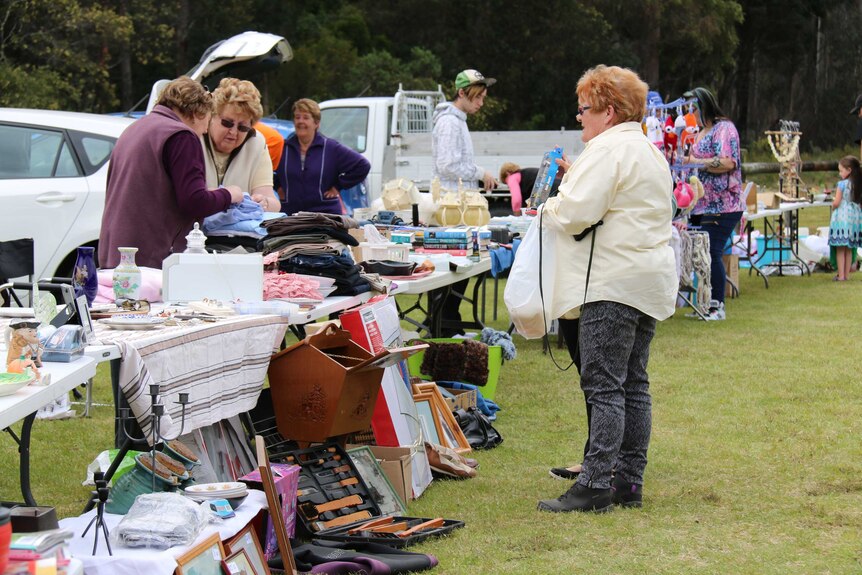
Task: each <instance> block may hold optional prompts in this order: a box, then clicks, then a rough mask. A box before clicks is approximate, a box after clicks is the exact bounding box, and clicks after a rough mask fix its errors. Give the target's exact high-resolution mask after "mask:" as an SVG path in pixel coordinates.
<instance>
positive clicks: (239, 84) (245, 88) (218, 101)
mask: <svg viewBox="0 0 862 575" xmlns="http://www.w3.org/2000/svg"><path fill="white" fill-rule="evenodd" d="M213 101H214V104H215V112H216V114H221V113H222V112H223V111H224V109H225V108H226V107H228V106H236V107H237V108H239V110H240V113H242V114H243V115H245V116H248V117H249V119H250V120H251V124H252V125H254V124H256V123H257V122H258V121H259V120H260V119H261V118H262V117H263V106H262V105H261V103H260V92H259V91H258V89H257V88H256V87H255V85H254V84H252V83H251V82H249V81H248V80H240V79H238V78H222V81H221V82H219V84H218V88H216V89H215V90H214V91H213Z"/></svg>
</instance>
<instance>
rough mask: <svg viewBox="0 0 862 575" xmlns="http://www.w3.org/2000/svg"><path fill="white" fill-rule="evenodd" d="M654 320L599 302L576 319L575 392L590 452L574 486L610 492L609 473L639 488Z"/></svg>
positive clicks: (649, 410)
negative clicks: (585, 411) (586, 416)
mask: <svg viewBox="0 0 862 575" xmlns="http://www.w3.org/2000/svg"><path fill="white" fill-rule="evenodd" d="M655 325H656V320H655V319H654V318H652V317H650V316H648V315H646V314H644V313H642V312H640V311H638V310H636V309H635V308H633V307H629V306H627V305H625V304H621V303H617V302H610V301H599V302H592V303H588V304H586V305H585V306H584V309H583V312H582V313H581V317H580V341H579V346H578V347H579V349H580V354H581V389H583V390H584V394H585V395H586V397H587V402H588V403H589V404H590V406H591V411H592V416H591V422H590V449H589V451H588V452H587V456H586V457H585V458H584V469H583V471H582V472H581V474H580V475H579V476H578V483H580V484H581V485H584V486H586V487H592V488H596V489H608V488H610V479H611V470H616V474H617V475H618V476H620V477H622V478H623V479H624V480H626V481H628V482H630V483H636V484H642V483H643V473H644V469H645V468H646V463H647V449H648V447H649V440H650V432H651V428H652V399H651V398H650V393H649V377H648V375H647V363H648V362H649V348H650V342H651V341H652V338H653V335H654V334H655Z"/></svg>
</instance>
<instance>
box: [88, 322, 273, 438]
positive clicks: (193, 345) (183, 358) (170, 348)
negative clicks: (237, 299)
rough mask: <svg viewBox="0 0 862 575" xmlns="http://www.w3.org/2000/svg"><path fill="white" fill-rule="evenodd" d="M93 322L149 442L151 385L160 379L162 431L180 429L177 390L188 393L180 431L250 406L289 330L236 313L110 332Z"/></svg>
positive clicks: (168, 432) (172, 432) (173, 432)
mask: <svg viewBox="0 0 862 575" xmlns="http://www.w3.org/2000/svg"><path fill="white" fill-rule="evenodd" d="M95 324H96V337H97V338H98V339H99V340H100V341H101V342H102V343H104V344H115V345H116V346H117V347H119V349H120V353H121V355H122V358H123V361H122V363H121V364H120V381H119V384H120V389H122V391H123V393H124V394H125V396H126V400H127V401H128V402H129V405H130V407H131V408H132V412H133V413H134V415H135V418H136V419H137V420H138V424H139V425H140V426H141V429H142V430H143V432H144V433H145V434H146V436H147V441H148V442H149V441H150V406H151V400H150V395H149V386H150V384H152V383H158V384H160V385H161V401H162V403H164V405H165V412H166V414H167V416H166V417H164V418H162V420H161V422H160V430H159V431H160V432H161V433H162V435H166V436H168V437H175V436H177V435H178V434H179V432H180V421H181V415H182V406H180V405H179V404H177V403H176V402H177V398H178V395H177V394H178V393H180V392H183V393H189V404H188V406H187V407H186V421H185V426H184V427H183V429H182V431H183V433H188V432H189V431H191V430H193V429H198V428H200V427H203V426H206V425H211V424H213V423H216V422H218V421H221V420H222V419H226V418H228V417H231V416H234V415H237V414H240V413H243V412H246V411H249V410H250V409H252V408H253V407H254V406H255V405H256V404H257V398H258V395H259V394H260V390H261V388H262V387H263V380H264V377H265V376H266V371H267V368H268V367H269V359H270V356H271V355H272V353H273V351H275V350H277V349H278V346H279V344H280V343H281V341H282V340H283V339H284V332H285V330H286V329H287V318H284V317H281V316H271V315H267V316H248V315H244V316H238V317H235V318H225V319H220V320H219V321H218V322H216V323H205V324H203V325H198V326H191V327H185V326H176V327H163V328H162V329H157V330H151V331H126V330H111V329H109V328H107V327H105V326H103V325H101V322H98V321H97V322H95Z"/></svg>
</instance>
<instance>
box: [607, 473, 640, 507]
mask: <svg viewBox="0 0 862 575" xmlns="http://www.w3.org/2000/svg"><path fill="white" fill-rule="evenodd" d="M611 493H612V495H611V500H612V501H613V502H614V505H620V506H622V507H643V499H644V488H643V485H638V484H637V483H629V482H628V481H626V480H625V479H623V478H622V477H620V476H619V475H617V476H616V477H614V481H613V483H612V484H611Z"/></svg>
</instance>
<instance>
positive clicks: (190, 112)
mask: <svg viewBox="0 0 862 575" xmlns="http://www.w3.org/2000/svg"><path fill="white" fill-rule="evenodd" d="M157 104H159V105H161V106H167V107H168V108H170V109H172V110H173V111H174V112H176V113H178V114H179V115H181V116H184V117H186V118H203V117H204V116H206V115H207V114H211V113H212V111H213V97H212V94H210V93H209V92H208V91H207V89H206V88H204V87H203V85H202V84H201V83H200V82H197V81H195V80H192V79H191V78H189V77H188V76H180V77H179V78H177V79H176V80H173V81H172V82H169V83H168V85H167V86H165V88H164V90H162V93H161V94H160V95H159V101H158V102H157Z"/></svg>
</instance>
